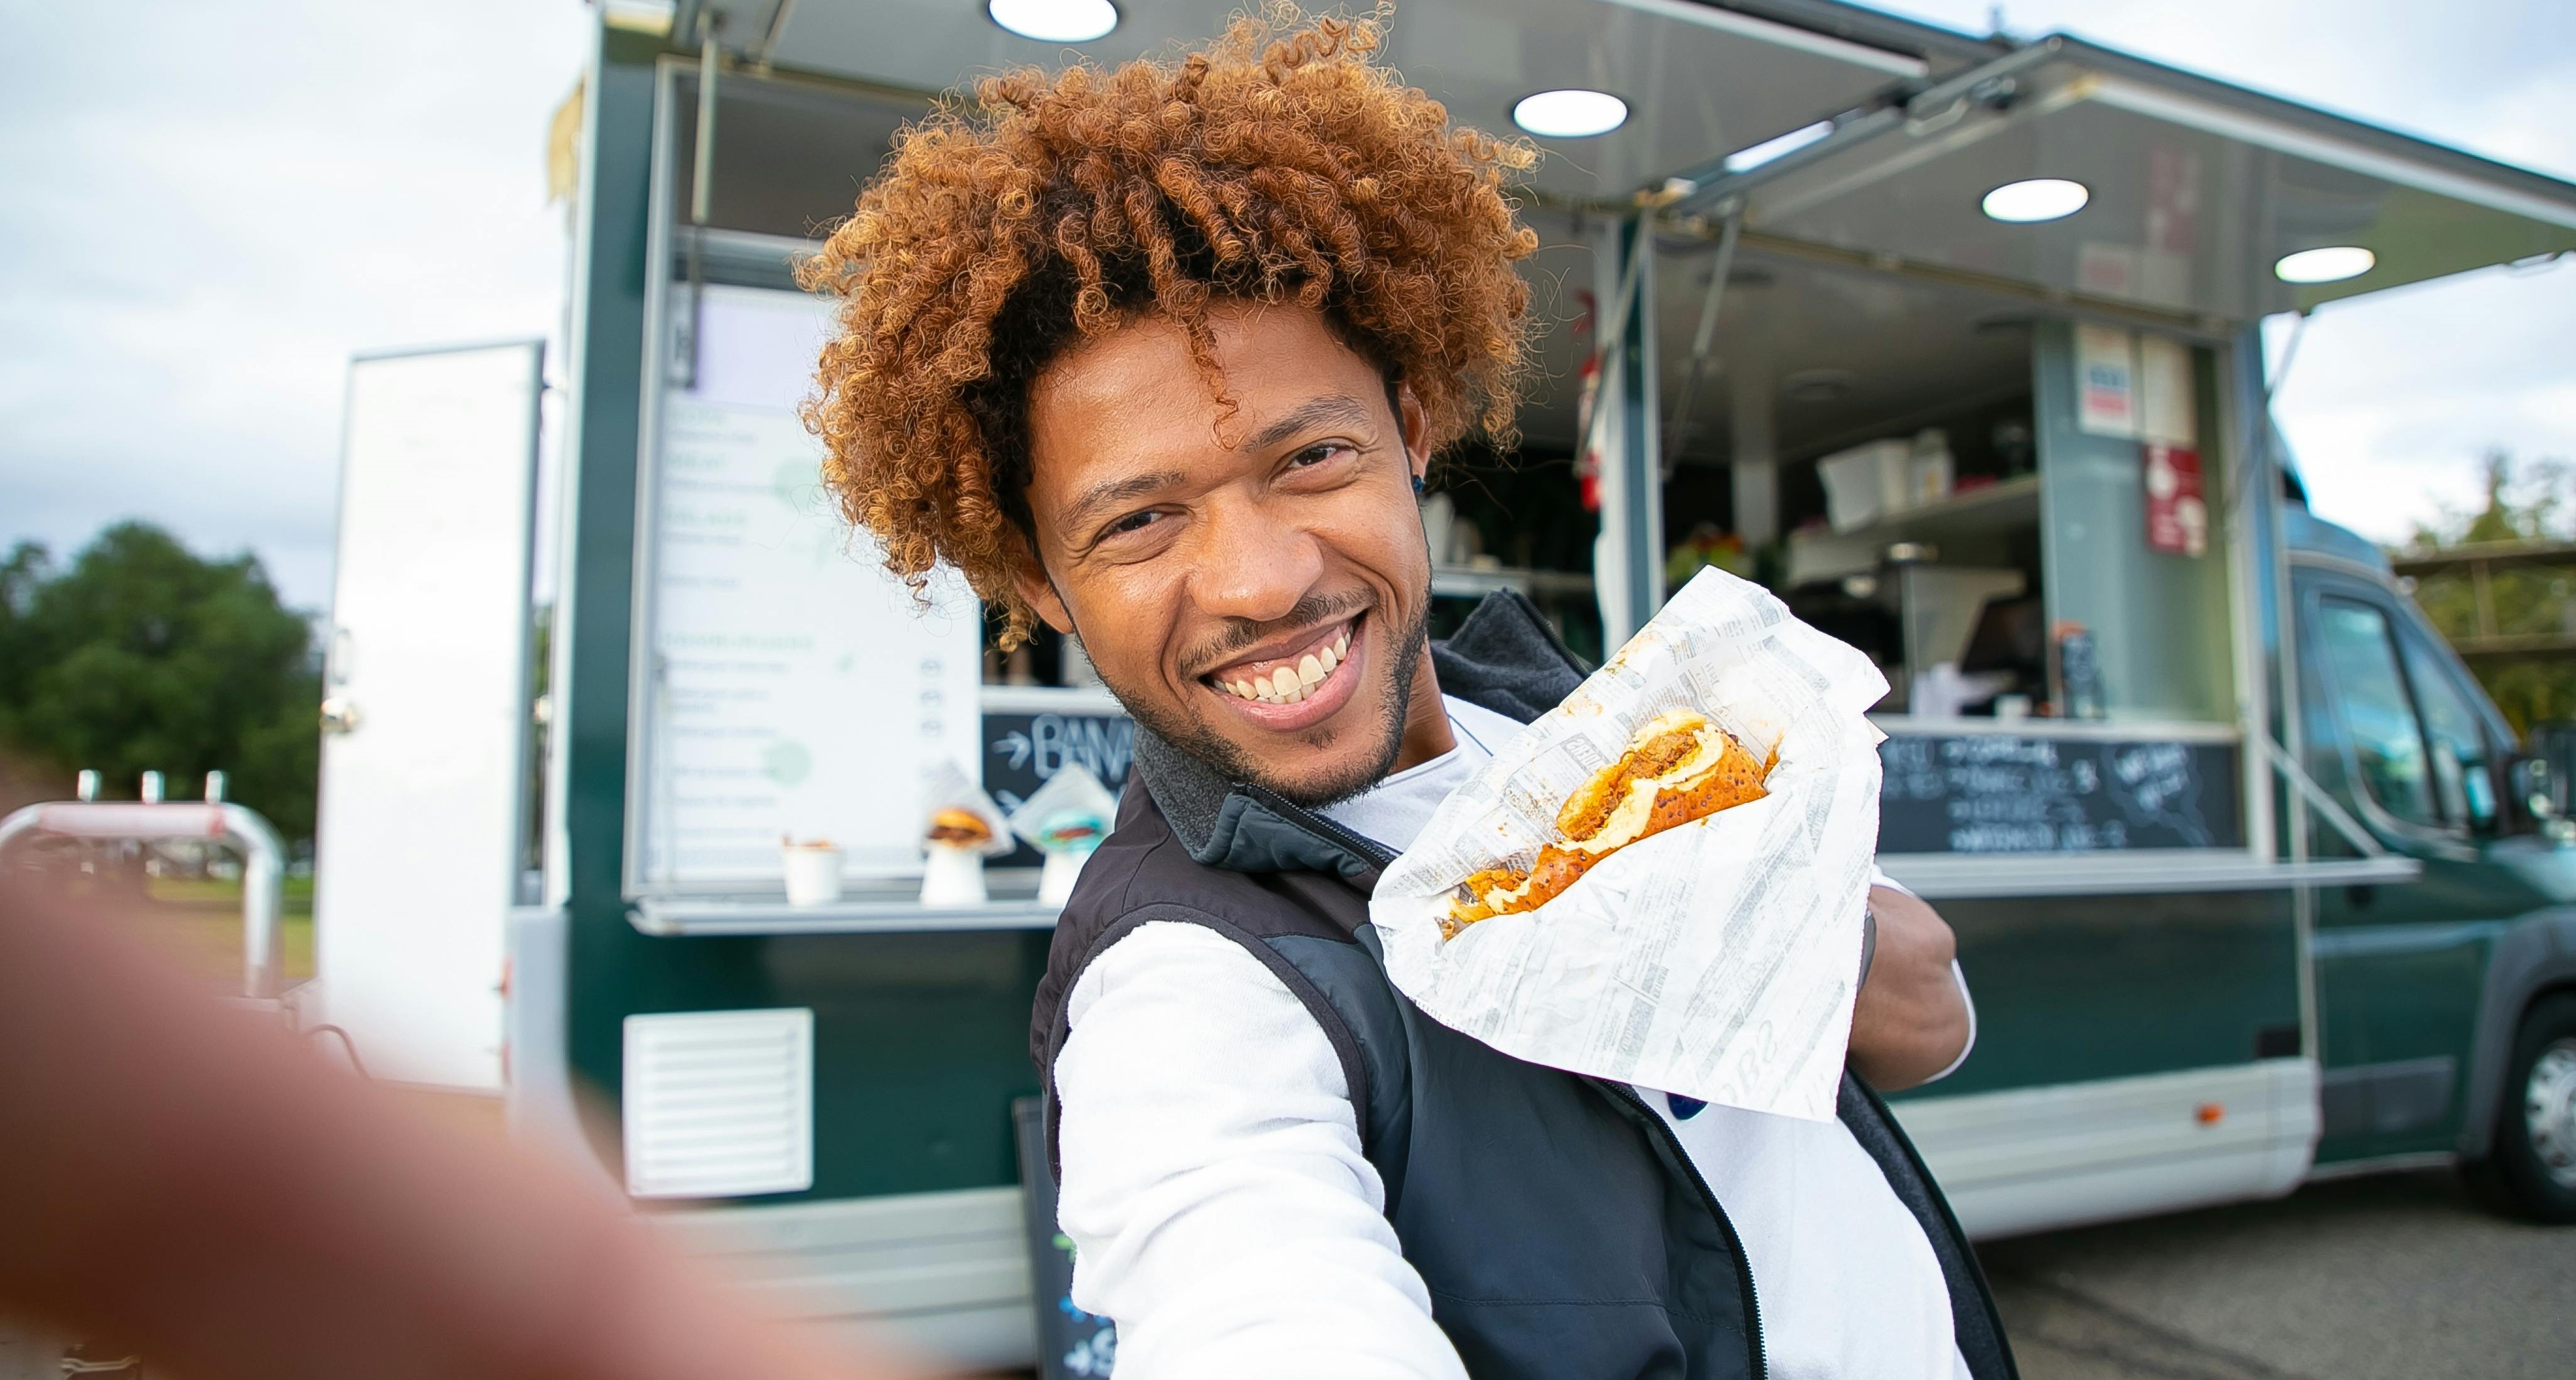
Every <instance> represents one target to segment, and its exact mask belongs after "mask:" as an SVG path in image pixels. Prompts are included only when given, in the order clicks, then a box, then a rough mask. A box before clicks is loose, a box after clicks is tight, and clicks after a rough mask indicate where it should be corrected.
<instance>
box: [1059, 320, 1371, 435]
mask: <svg viewBox="0 0 2576 1380" xmlns="http://www.w3.org/2000/svg"><path fill="white" fill-rule="evenodd" d="M1209 326H1210V330H1211V334H1213V335H1214V337H1215V345H1216V364H1217V367H1218V374H1219V379H1211V378H1210V377H1209V376H1208V373H1207V371H1206V370H1205V369H1203V368H1202V367H1201V366H1200V365H1199V363H1198V361H1197V360H1195V359H1193V358H1192V357H1191V355H1190V346H1189V337H1188V335H1187V333H1186V332H1184V331H1183V330H1182V329H1181V328H1180V327H1179V326H1178V325H1175V324H1173V323H1172V322H1170V321H1167V320H1164V319H1162V318H1159V317H1150V318H1144V319H1140V320H1138V321H1135V322H1132V323H1130V324H1128V325H1125V326H1121V327H1119V328H1118V329H1116V330H1114V331H1111V332H1109V333H1108V334H1106V335H1102V336H1097V337H1094V338H1092V339H1090V340H1087V341H1085V342H1083V343H1082V344H1081V345H1079V346H1077V347H1076V348H1075V349H1073V350H1071V351H1069V352H1067V353H1066V354H1065V355H1064V356H1063V357H1062V358H1060V359H1058V360H1057V361H1056V362H1054V363H1053V364H1050V365H1049V366H1047V368H1046V369H1045V370H1044V371H1043V372H1041V373H1040V374H1039V376H1038V378H1037V380H1036V382H1035V385H1034V386H1033V387H1032V388H1031V390H1030V398H1029V424H1030V440H1031V442H1032V449H1033V451H1034V452H1035V458H1036V459H1038V460H1039V461H1040V467H1041V469H1045V468H1048V467H1049V466H1048V465H1047V464H1046V463H1045V462H1047V461H1050V460H1053V461H1058V462H1070V463H1072V464H1074V465H1076V466H1082V467H1087V465H1088V463H1089V462H1091V461H1093V460H1106V459H1111V458H1117V459H1119V460H1120V461H1121V462H1122V464H1124V463H1127V462H1135V463H1145V464H1151V463H1155V460H1156V459H1161V460H1179V459H1184V458H1186V457H1187V456H1188V455H1189V454H1193V453H1195V454H1202V455H1203V454H1205V453H1206V452H1207V451H1208V450H1209V449H1211V448H1214V449H1220V450H1229V451H1231V450H1240V449H1258V448H1259V447H1261V446H1262V445H1264V444H1269V443H1275V442H1276V441H1278V440H1280V439H1282V437H1281V436H1280V434H1279V433H1280V432H1281V431H1282V430H1283V429H1286V430H1294V429H1296V428H1297V427H1299V426H1301V425H1308V424H1313V423H1316V422H1321V421H1326V420H1343V421H1348V422H1351V423H1353V424H1358V423H1363V422H1365V421H1367V420H1369V418H1370V417H1371V416H1372V415H1373V409H1372V408H1371V407H1370V405H1369V399H1370V398H1372V397H1373V396H1380V395H1382V393H1383V388H1382V383H1381V380H1380V379H1379V378H1378V374H1377V370H1376V369H1375V368H1373V367H1372V366H1370V365H1369V363H1368V362H1367V361H1366V360H1364V359H1362V358H1361V357H1360V356H1359V354H1358V353H1356V352H1355V351H1353V350H1352V349H1351V348H1350V347H1349V346H1348V345H1345V344H1344V343H1342V341H1341V340H1339V339H1338V338H1336V337H1335V336H1334V335H1333V333H1332V332H1331V331H1330V330H1329V329H1328V328H1327V327H1326V326H1325V325H1324V322H1323V319H1322V317H1321V316H1320V315H1319V314H1318V313H1316V312H1313V311H1311V310H1308V309H1305V308H1300V307H1294V306H1273V307H1246V308H1236V309H1231V310H1228V309H1225V308H1222V307H1220V308H1218V309H1214V310H1211V312H1210V313H1209ZM1220 379H1221V381H1222V386H1223V390H1224V396H1223V397H1222V398H1220V396H1219V394H1218V384H1219V381H1220ZM1229 403H1230V404H1231V407H1229V406H1228V404H1229ZM1379 405H1380V406H1383V402H1382V401H1381V402H1380V404H1379ZM1140 451H1153V452H1157V453H1158V455H1157V456H1156V457H1154V458H1148V457H1147V456H1144V455H1140V454H1139V452H1140Z"/></svg>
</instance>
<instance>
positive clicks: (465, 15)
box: [0, 0, 588, 607]
mask: <svg viewBox="0 0 2576 1380" xmlns="http://www.w3.org/2000/svg"><path fill="white" fill-rule="evenodd" d="M17 9H18V11H19V13H18V23H17V24H16V25H15V26H14V28H15V29H16V34H15V36H16V38H17V39H18V41H19V42H20V43H21V44H22V45H23V46H24V47H25V48H27V49H30V50H32V51H33V52H34V53H35V54H37V58H36V60H34V61H32V62H28V63H25V64H22V65H21V66H20V68H19V69H18V71H17V72H15V73H13V79H14V78H15V77H17V76H19V75H22V74H23V76H24V77H25V80H24V81H15V80H13V83H12V84H10V85H8V86H6V87H0V164H5V165H6V166H8V167H9V169H10V172H11V179H12V187H11V194H10V196H9V197H8V198H7V199H6V200H5V202H0V494H5V495H6V502H5V505H0V507H5V510H6V513H7V522H6V528H5V530H0V538H8V539H16V538H24V537H32V538H36V539H39V540H43V541H46V542H47V543H49V544H50V545H52V546H54V547H55V548H56V550H57V551H58V552H62V553H68V551H69V550H70V549H71V548H73V547H75V546H77V545H78V544H79V543H81V542H82V541H84V540H86V539H87V537H88V536H89V535H90V534H91V533H92V532H94V531H95V530H96V529H97V528H98V527H99V526H100V525H101V524H103V523H105V522H109V521H113V520H116V519H118V518H121V517H127V516H140V517H144V518H147V519H150V520H152V521H155V522H159V523H161V524H163V525H165V526H168V527H170V528H172V529H173V530H175V531H177V532H178V533H179V534H180V535H181V536H182V537H184V538H185V539H187V540H188V541H189V542H191V543H192V544H194V545H196V546H198V547H199V548H200V549H207V550H215V551H229V550H237V549H240V548H244V547H248V548H251V549H254V550H256V551H258V552H259V554H260V555H261V556H262V557H263V559H265V560H266V561H267V562H268V564H269V566H270V569H271V571H272V573H273V574H274V575H275V576H276V577H277V578H278V579H279V581H280V583H281V584H282V585H283V586H284V587H285V589H286V590H287V593H288V596H289V597H290V599H292V600H293V601H294V602H296V603H298V604H301V605H305V606H309V607H318V606H321V605H323V604H326V603H328V601H329V597H330V588H329V580H330V565H331V548H332V543H333V527H334V518H335V514H336V507H335V505H336V476H337V469H338V457H339V424H340V397H341V389H342V385H343V381H344V377H345V374H346V370H347V365H348V358H349V356H350V354H351V353H353V352H356V351H360V350H368V349H379V348H387V347H398V346H404V345H415V344H441V343H451V342H456V341H462V340H479V339H490V338H495V337H502V336H516V337H526V336H544V335H551V334H553V333H554V331H555V328H556V325H557V322H558V320H559V318H560V316H561V312H562V262H563V255H564V239H563V229H562V224H563V222H562V213H561V210H560V208H556V209H549V208H548V207H547V206H546V205H545V177H544V150H545V142H544V141H545V131H546V118H547V116H548V114H549V113H550V112H551V110H552V109H553V107H554V105H555V103H556V102H557V101H559V100H561V99H562V97H563V95H564V93H565V92H566V91H568V90H569V89H570V87H571V85H572V83H573V80H574V79H575V77H576V76H577V74H578V73H579V71H580V67H581V63H582V57H583V44H584V36H585V34H586V33H587V25H588V17H587V14H586V12H585V10H584V9H583V7H582V6H581V5H580V4H578V3H577V2H576V0H555V2H554V3H547V4H528V3H512V0H475V2H474V3H460V4H455V5H445V6H436V7H425V6H400V5H349V4H331V3H319V2H318V0H317V2H315V3H296V2H295V0H249V2H248V3H235V4H228V5H224V6H205V5H195V4H184V3H159V4H87V5H72V6H23V7H17Z"/></svg>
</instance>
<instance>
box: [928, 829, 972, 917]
mask: <svg viewBox="0 0 2576 1380" xmlns="http://www.w3.org/2000/svg"><path fill="white" fill-rule="evenodd" d="M984 901H985V894H984V855H983V854H981V853H978V852H976V851H975V850H974V849H971V848H946V847H942V846H940V845H939V844H935V843H934V844H932V845H931V846H930V862H929V865H928V866H926V867H924V868H923V869H922V872H921V903H922V904H923V905H925V906H980V905H982V904H984Z"/></svg>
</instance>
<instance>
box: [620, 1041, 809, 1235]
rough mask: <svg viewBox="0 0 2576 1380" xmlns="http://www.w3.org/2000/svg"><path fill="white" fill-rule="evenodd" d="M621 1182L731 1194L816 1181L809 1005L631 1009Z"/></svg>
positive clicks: (640, 1193)
mask: <svg viewBox="0 0 2576 1380" xmlns="http://www.w3.org/2000/svg"><path fill="white" fill-rule="evenodd" d="M625 1089H626V1096H625V1108H624V1110H625V1120H626V1191H627V1192H628V1193H631V1194H633V1195H634V1196H636V1197H638V1198H733V1197H742V1196H746V1195H750V1194H757V1193H793V1192H796V1191H798V1190H800V1189H807V1188H811V1187H813V1186H814V1013H813V1012H812V1011H810V1010H807V1009H805V1008H802V1007H796V1008H790V1009H781V1010H774V1011H687V1012H673V1013H669V1014H662V1015H651V1016H629V1017H627V1018H626V1078H625Z"/></svg>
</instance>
